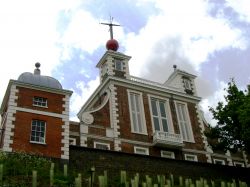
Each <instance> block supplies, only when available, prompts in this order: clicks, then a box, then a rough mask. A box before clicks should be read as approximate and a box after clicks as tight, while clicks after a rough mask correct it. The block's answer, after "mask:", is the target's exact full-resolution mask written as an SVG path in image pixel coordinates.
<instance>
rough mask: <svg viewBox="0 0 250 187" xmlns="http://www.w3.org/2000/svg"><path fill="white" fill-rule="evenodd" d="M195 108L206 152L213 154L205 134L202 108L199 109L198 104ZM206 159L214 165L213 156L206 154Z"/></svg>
mask: <svg viewBox="0 0 250 187" xmlns="http://www.w3.org/2000/svg"><path fill="white" fill-rule="evenodd" d="M195 108H196V112H197V116H198V122H199V127H200V132H201V137H202V139H203V143H204V145H205V150H206V151H207V152H208V153H213V150H212V149H211V148H210V146H209V144H208V141H207V137H206V136H205V134H204V132H205V126H204V123H203V114H202V113H201V110H200V108H199V106H198V105H197V104H196V105H195ZM204 120H205V119H204ZM206 157H207V162H208V163H212V157H211V154H206Z"/></svg>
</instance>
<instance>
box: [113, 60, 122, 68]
mask: <svg viewBox="0 0 250 187" xmlns="http://www.w3.org/2000/svg"><path fill="white" fill-rule="evenodd" d="M115 70H117V71H123V62H122V60H119V59H115Z"/></svg>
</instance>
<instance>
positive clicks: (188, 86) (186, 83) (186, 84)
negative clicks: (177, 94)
mask: <svg viewBox="0 0 250 187" xmlns="http://www.w3.org/2000/svg"><path fill="white" fill-rule="evenodd" d="M183 83H184V88H185V89H186V90H192V87H191V80H190V79H187V78H183Z"/></svg>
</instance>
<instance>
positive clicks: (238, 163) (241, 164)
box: [234, 161, 245, 167]
mask: <svg viewBox="0 0 250 187" xmlns="http://www.w3.org/2000/svg"><path fill="white" fill-rule="evenodd" d="M234 166H236V167H245V164H244V162H236V161H235V162H234Z"/></svg>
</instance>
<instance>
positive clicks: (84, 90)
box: [70, 76, 100, 121]
mask: <svg viewBox="0 0 250 187" xmlns="http://www.w3.org/2000/svg"><path fill="white" fill-rule="evenodd" d="M99 84H100V78H99V76H97V77H96V79H94V80H91V81H89V82H88V83H84V82H82V81H81V82H77V83H76V87H77V88H78V89H79V90H80V92H79V91H74V93H73V95H72V96H71V103H70V120H73V121H79V119H78V118H77V116H76V114H77V113H78V112H79V111H80V109H81V107H82V105H83V104H84V103H85V102H86V101H87V99H88V98H89V97H90V96H91V94H92V93H93V92H94V91H95V89H96V88H97V87H98V85H99ZM71 90H72V89H71Z"/></svg>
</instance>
